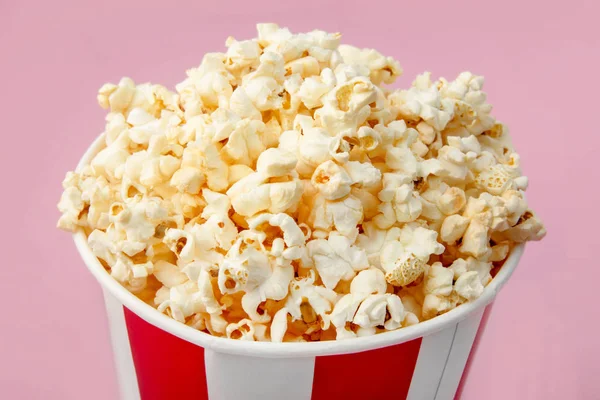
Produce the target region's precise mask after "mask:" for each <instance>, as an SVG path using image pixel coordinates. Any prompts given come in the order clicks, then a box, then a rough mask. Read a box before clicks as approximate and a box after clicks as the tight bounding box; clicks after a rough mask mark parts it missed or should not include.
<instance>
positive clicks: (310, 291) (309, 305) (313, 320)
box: [271, 271, 337, 342]
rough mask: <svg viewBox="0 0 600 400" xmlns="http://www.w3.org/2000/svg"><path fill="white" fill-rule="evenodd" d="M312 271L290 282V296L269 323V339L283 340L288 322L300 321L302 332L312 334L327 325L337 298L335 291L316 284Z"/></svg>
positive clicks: (325, 327) (274, 340)
mask: <svg viewBox="0 0 600 400" xmlns="http://www.w3.org/2000/svg"><path fill="white" fill-rule="evenodd" d="M314 283H315V277H314V273H313V272H312V271H311V273H310V274H309V276H307V277H306V278H300V279H298V278H297V279H295V280H293V281H292V283H291V284H290V296H289V297H288V299H287V301H286V303H285V307H283V308H281V310H279V311H277V313H276V314H275V315H274V317H273V322H272V324H271V340H272V341H273V342H281V341H283V338H284V335H285V333H286V331H287V330H288V324H289V322H288V315H289V318H290V322H292V323H293V322H294V321H302V323H303V324H304V325H306V329H305V330H304V333H303V334H306V335H314V334H316V333H318V332H319V331H320V330H321V329H327V328H328V326H329V315H328V314H329V312H330V311H331V310H332V308H333V304H335V302H336V300H337V293H336V292H335V291H333V290H331V289H327V288H325V287H323V286H316V285H315V284H314Z"/></svg>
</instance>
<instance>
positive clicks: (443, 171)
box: [57, 23, 546, 342]
mask: <svg viewBox="0 0 600 400" xmlns="http://www.w3.org/2000/svg"><path fill="white" fill-rule="evenodd" d="M257 31H258V34H257V37H256V38H251V39H237V38H233V37H229V38H227V39H226V41H225V46H226V49H224V51H223V52H214V53H208V54H205V55H204V56H203V57H202V59H201V60H199V61H200V63H199V65H198V66H197V67H194V68H191V69H189V70H187V71H186V74H185V76H184V77H183V80H182V81H181V82H180V83H179V84H177V85H176V86H175V90H174V91H170V90H168V89H167V88H165V87H164V86H161V85H158V84H150V83H142V84H136V83H135V82H134V81H133V80H132V79H130V78H123V79H121V80H120V81H119V82H118V83H116V84H114V83H107V84H104V85H103V86H102V87H101V88H100V89H99V91H98V94H97V101H98V104H99V105H100V106H101V107H102V108H104V109H106V110H107V116H106V123H105V129H104V133H103V139H102V146H101V148H100V149H99V151H98V152H97V153H96V154H94V156H93V157H92V158H91V159H90V161H89V162H88V163H87V165H84V166H82V167H81V168H80V169H79V170H78V171H76V172H69V173H67V175H66V177H65V179H64V181H63V193H62V196H61V198H60V201H59V203H58V209H59V211H60V213H61V216H60V218H59V219H58V223H57V226H58V227H59V228H61V229H63V230H67V231H71V232H78V231H82V232H84V233H85V234H86V235H87V244H88V246H89V249H90V251H91V252H92V254H93V255H94V256H95V257H96V258H97V259H98V261H99V262H100V264H101V265H102V266H103V267H104V269H105V270H106V272H107V273H108V274H110V275H111V276H112V277H113V278H114V279H115V280H116V281H117V282H119V283H120V284H121V285H123V286H124V287H125V288H126V289H127V290H129V291H130V292H132V293H133V294H135V295H136V296H138V297H139V298H140V299H142V300H143V301H145V302H147V303H149V304H152V305H154V306H155V307H156V309H157V310H158V311H159V312H161V313H164V314H166V315H168V316H169V317H171V318H173V319H175V320H177V321H179V322H181V323H184V324H186V325H188V326H190V327H192V328H194V329H197V330H200V331H203V332H206V333H208V334H211V335H214V336H220V337H225V338H229V339H232V340H245V341H271V342H311V341H324V340H343V339H348V338H354V337H361V336H368V335H374V334H378V333H381V332H386V331H391V330H395V329H402V328H404V327H407V326H411V325H414V324H418V323H420V322H422V321H426V320H429V319H431V318H434V317H436V316H438V315H441V314H444V313H446V312H449V311H451V310H452V309H454V308H456V307H460V305H461V304H463V303H467V302H472V301H475V300H476V299H477V298H479V297H480V296H482V294H483V293H484V292H485V290H486V286H487V285H488V284H489V283H490V282H491V281H492V280H493V279H494V278H493V276H492V275H495V272H496V271H497V270H498V268H502V264H503V263H504V261H505V260H507V258H508V257H509V255H510V253H511V251H512V250H513V249H514V248H515V246H517V245H518V244H520V243H523V242H526V241H531V240H540V239H542V238H543V237H544V236H545V234H546V229H545V227H544V225H543V224H542V222H541V220H540V219H539V217H538V216H537V215H536V214H535V213H534V212H533V211H532V210H531V207H530V205H529V204H528V202H527V200H526V198H525V190H526V189H527V188H528V186H529V180H528V178H527V177H526V176H524V175H523V173H522V170H521V163H520V158H519V155H518V154H517V153H516V152H515V151H514V148H513V145H512V142H511V138H510V134H509V130H508V127H507V126H506V125H504V124H503V123H502V122H500V121H497V120H496V119H495V118H494V116H492V114H491V112H492V106H491V105H490V104H489V103H488V100H487V96H486V94H485V92H484V91H483V85H484V79H483V77H481V76H478V75H475V74H473V73H471V72H462V73H460V74H459V75H458V76H457V77H456V79H454V80H446V79H445V78H441V77H440V78H437V79H434V78H432V74H431V73H430V72H424V73H422V74H420V75H418V76H417V77H416V78H415V79H414V81H413V82H412V84H411V85H410V87H408V88H400V89H390V88H388V87H386V85H388V84H392V83H393V82H394V81H395V80H396V78H397V77H398V76H400V75H401V74H402V68H401V66H400V64H399V62H398V61H396V60H395V59H394V58H393V57H390V56H386V55H383V54H381V53H380V52H378V51H376V50H374V49H361V48H358V47H354V46H351V45H348V44H340V42H341V35H340V34H339V33H327V32H323V31H319V30H315V31H312V32H308V33H299V34H295V33H292V32H291V31H290V30H289V29H287V28H283V27H279V26H278V25H277V24H272V23H269V24H258V25H257Z"/></svg>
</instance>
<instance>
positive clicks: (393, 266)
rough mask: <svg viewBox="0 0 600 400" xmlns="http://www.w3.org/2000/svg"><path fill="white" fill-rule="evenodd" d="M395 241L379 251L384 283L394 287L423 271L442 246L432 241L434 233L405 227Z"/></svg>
mask: <svg viewBox="0 0 600 400" xmlns="http://www.w3.org/2000/svg"><path fill="white" fill-rule="evenodd" d="M397 235H398V237H397V239H395V240H390V241H387V242H386V243H385V245H384V246H383V248H382V250H381V266H382V268H383V269H384V270H385V272H386V280H387V281H388V282H389V283H391V284H392V285H394V286H406V285H408V284H409V283H411V282H414V281H415V280H416V279H417V278H419V276H420V275H421V274H422V273H423V272H424V271H425V263H427V261H428V260H429V257H430V256H431V255H432V254H441V253H442V252H443V251H444V246H442V245H441V244H439V243H438V242H436V238H437V232H435V231H432V230H429V229H426V228H423V227H420V226H415V225H410V224H407V225H405V226H404V227H403V228H402V229H400V230H399V231H398V233H397Z"/></svg>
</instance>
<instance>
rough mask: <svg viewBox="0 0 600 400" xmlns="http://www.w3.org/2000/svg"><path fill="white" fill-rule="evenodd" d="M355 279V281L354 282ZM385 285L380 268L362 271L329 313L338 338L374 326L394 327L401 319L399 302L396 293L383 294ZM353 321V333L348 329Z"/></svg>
mask: <svg viewBox="0 0 600 400" xmlns="http://www.w3.org/2000/svg"><path fill="white" fill-rule="evenodd" d="M355 282H356V284H355ZM385 290H386V284H385V280H384V277H383V274H382V273H381V271H379V270H377V269H369V270H364V271H361V272H360V273H359V274H358V275H357V276H356V278H355V279H354V280H353V281H352V285H351V288H350V293H349V294H347V295H345V296H343V297H342V298H341V299H340V300H338V302H337V303H336V305H335V308H334V309H333V312H332V313H331V323H332V324H333V325H334V326H335V327H336V334H337V338H338V339H344V338H348V337H354V336H356V333H358V335H359V336H360V335H363V334H373V333H375V332H376V329H375V328H383V329H385V330H393V329H397V328H399V327H400V326H401V325H402V321H403V320H404V317H405V316H404V307H403V305H402V301H401V300H400V298H399V297H398V296H396V295H395V294H389V293H385ZM348 324H353V325H355V326H357V327H359V329H357V332H356V333H355V332H354V331H352V330H348V329H347V325H348ZM360 328H362V329H360Z"/></svg>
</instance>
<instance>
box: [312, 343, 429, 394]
mask: <svg viewBox="0 0 600 400" xmlns="http://www.w3.org/2000/svg"><path fill="white" fill-rule="evenodd" d="M420 347H421V338H419V339H415V340H412V341H410V342H406V343H402V344H398V345H395V346H390V347H385V348H382V349H377V350H371V351H365V352H362V353H354V354H344V355H340V356H325V357H317V358H316V362H315V377H314V382H313V391H312V400H331V399H361V400H362V399H388V398H390V390H393V393H394V397H393V398H394V399H404V398H406V396H407V394H408V389H409V388H410V382H411V379H412V375H413V372H414V370H415V364H416V363H417V358H418V357H419V349H420Z"/></svg>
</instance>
